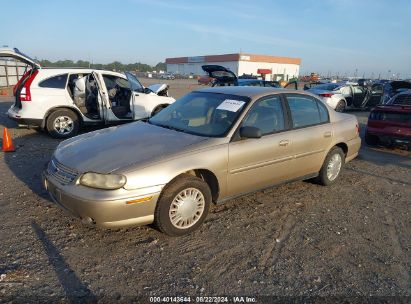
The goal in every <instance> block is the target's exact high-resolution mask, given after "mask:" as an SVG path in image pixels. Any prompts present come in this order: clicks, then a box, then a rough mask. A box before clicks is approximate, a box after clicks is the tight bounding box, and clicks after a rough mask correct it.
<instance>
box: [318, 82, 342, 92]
mask: <svg viewBox="0 0 411 304" xmlns="http://www.w3.org/2000/svg"><path fill="white" fill-rule="evenodd" d="M339 86H340V85H338V84H334V83H327V84H319V85H316V86H315V87H314V89H316V90H324V91H333V90H335V89H336V88H338V87H339Z"/></svg>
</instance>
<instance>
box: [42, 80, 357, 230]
mask: <svg viewBox="0 0 411 304" xmlns="http://www.w3.org/2000/svg"><path fill="white" fill-rule="evenodd" d="M360 144H361V140H360V137H359V129H358V121H357V119H356V118H355V116H353V115H348V114H342V113H337V112H335V111H333V110H331V109H330V108H329V107H328V106H326V105H324V104H323V103H322V102H321V101H320V100H319V99H318V98H317V97H316V96H315V95H312V94H310V93H306V92H297V91H294V90H292V91H290V90H282V89H273V88H264V87H218V88H208V89H202V90H198V91H195V92H192V93H189V94H188V95H186V96H184V97H182V98H181V99H179V100H178V101H176V102H175V103H173V104H172V105H170V106H168V107H167V108H165V109H164V110H162V111H161V112H159V113H158V114H156V115H155V116H153V117H152V118H151V119H149V120H148V122H146V123H144V122H136V123H130V124H127V125H123V126H120V127H111V128H108V129H104V130H99V131H95V132H91V133H87V134H84V135H80V136H77V137H74V138H72V139H68V140H66V141H64V142H62V143H61V144H60V145H59V146H58V147H57V149H56V151H55V153H54V155H53V158H52V159H51V161H50V162H49V164H48V167H47V169H46V170H45V172H44V185H45V187H46V189H47V190H48V192H49V193H50V195H51V197H52V199H53V200H54V201H55V202H56V203H57V204H58V205H59V206H61V207H62V208H64V209H65V210H67V211H69V212H70V213H72V214H73V215H75V216H76V217H78V218H81V219H82V221H83V222H84V223H88V224H96V225H99V226H103V227H124V226H128V225H136V224H137V225H144V224H150V223H155V224H156V226H157V227H158V228H159V229H160V230H161V231H163V232H165V233H167V234H169V235H182V234H186V233H189V232H191V231H193V230H195V229H196V228H198V227H199V226H200V225H201V223H202V222H203V221H204V219H205V218H206V216H207V212H208V209H209V206H210V204H211V203H212V202H214V203H217V202H222V201H225V200H228V199H230V198H234V197H237V196H240V195H243V194H246V193H249V192H253V191H257V190H259V189H264V188H268V187H272V186H275V185H278V184H281V183H284V182H289V181H295V180H303V179H309V178H316V180H317V181H318V182H319V183H321V184H323V185H329V184H332V183H334V182H336V181H337V179H338V177H339V175H340V172H341V169H342V168H343V165H344V163H346V162H348V161H350V160H352V159H353V158H355V157H356V156H357V154H358V150H359V147H360Z"/></svg>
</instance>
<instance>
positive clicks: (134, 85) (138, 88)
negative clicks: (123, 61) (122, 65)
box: [125, 72, 144, 93]
mask: <svg viewBox="0 0 411 304" xmlns="http://www.w3.org/2000/svg"><path fill="white" fill-rule="evenodd" d="M125 74H126V77H127V79H128V81H129V82H130V86H131V89H132V90H133V91H135V92H140V93H142V92H144V88H143V86H142V85H141V83H140V81H138V79H137V77H136V76H134V75H133V74H131V73H130V72H125Z"/></svg>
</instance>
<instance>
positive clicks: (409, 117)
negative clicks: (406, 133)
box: [370, 112, 411, 123]
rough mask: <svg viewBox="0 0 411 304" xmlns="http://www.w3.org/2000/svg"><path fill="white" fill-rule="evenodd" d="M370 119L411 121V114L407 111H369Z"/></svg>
mask: <svg viewBox="0 0 411 304" xmlns="http://www.w3.org/2000/svg"><path fill="white" fill-rule="evenodd" d="M370 119H371V120H382V121H393V122H403V123H411V114H409V113H390V112H371V114H370Z"/></svg>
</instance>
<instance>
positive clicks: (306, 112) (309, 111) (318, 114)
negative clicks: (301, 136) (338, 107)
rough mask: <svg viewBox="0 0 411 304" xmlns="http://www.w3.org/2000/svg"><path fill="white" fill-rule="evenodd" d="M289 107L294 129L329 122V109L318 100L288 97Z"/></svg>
mask: <svg viewBox="0 0 411 304" xmlns="http://www.w3.org/2000/svg"><path fill="white" fill-rule="evenodd" d="M287 100H288V106H289V107H290V111H291V117H292V120H293V127H294V128H302V127H307V126H312V125H317V124H320V123H325V122H327V121H328V111H327V109H326V108H325V107H324V106H323V105H322V104H320V102H317V101H316V100H314V99H312V98H310V97H307V96H297V95H288V96H287Z"/></svg>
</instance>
